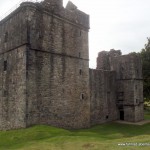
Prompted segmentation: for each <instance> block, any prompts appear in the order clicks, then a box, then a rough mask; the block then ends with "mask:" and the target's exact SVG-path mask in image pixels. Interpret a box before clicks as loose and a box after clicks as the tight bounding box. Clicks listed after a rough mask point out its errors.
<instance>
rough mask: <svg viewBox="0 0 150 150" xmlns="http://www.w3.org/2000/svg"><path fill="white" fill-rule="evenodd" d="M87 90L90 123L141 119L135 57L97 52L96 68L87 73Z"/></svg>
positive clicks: (139, 71) (139, 69)
mask: <svg viewBox="0 0 150 150" xmlns="http://www.w3.org/2000/svg"><path fill="white" fill-rule="evenodd" d="M90 89H91V120H92V123H93V124H95V123H102V122H107V121H110V120H111V121H112V120H125V121H131V122H137V121H141V120H143V119H144V113H143V78H142V62H141V58H140V57H139V56H138V55H137V54H129V55H121V51H120V50H113V49H112V50H110V51H109V52H107V51H102V52H100V53H99V55H98V58H97V69H96V70H90ZM94 95H96V96H94ZM95 103H100V106H101V107H102V108H101V109H100V107H98V108H97V107H96V105H95ZM114 104H115V105H114ZM112 109H113V110H112ZM104 114H105V115H104ZM98 116H99V117H98ZM103 116H104V117H103ZM105 116H106V118H105ZM107 116H108V117H107ZM109 116H110V117H109ZM95 118H96V119H95Z"/></svg>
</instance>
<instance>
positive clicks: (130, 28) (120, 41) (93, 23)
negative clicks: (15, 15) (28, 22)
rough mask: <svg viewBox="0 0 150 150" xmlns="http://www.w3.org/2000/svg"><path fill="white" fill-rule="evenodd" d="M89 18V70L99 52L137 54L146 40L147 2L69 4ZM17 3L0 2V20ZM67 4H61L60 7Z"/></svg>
mask: <svg viewBox="0 0 150 150" xmlns="http://www.w3.org/2000/svg"><path fill="white" fill-rule="evenodd" d="M71 1H72V2H73V3H74V4H75V5H76V6H77V7H78V9H80V10H82V11H84V12H85V13H87V14H89V15H90V31H89V54H90V67H91V68H95V66H96V57H97V54H98V52H99V51H102V50H110V49H112V48H114V49H117V50H118V49H120V50H122V52H123V54H127V53H129V52H134V51H135V52H138V51H140V50H141V49H142V48H143V47H144V44H145V43H146V42H147V39H146V38H147V37H150V17H149V15H150V0H71ZM18 2H20V0H0V16H1V15H2V14H4V13H5V12H7V11H8V10H10V9H11V8H14V6H15V5H16V4H18ZM67 2H68V0H64V6H66V3H67Z"/></svg>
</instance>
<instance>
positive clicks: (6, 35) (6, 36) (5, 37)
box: [4, 32, 8, 43]
mask: <svg viewBox="0 0 150 150" xmlns="http://www.w3.org/2000/svg"><path fill="white" fill-rule="evenodd" d="M7 41H8V32H6V33H5V35H4V42H5V43H6V42H7Z"/></svg>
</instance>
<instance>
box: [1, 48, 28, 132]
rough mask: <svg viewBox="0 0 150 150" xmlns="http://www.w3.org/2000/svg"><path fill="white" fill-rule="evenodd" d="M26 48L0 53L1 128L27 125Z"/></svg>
mask: <svg viewBox="0 0 150 150" xmlns="http://www.w3.org/2000/svg"><path fill="white" fill-rule="evenodd" d="M25 50H26V47H25V46H22V47H19V48H17V49H14V50H13V51H10V52H7V53H4V54H1V55H0V130H6V129H14V128H21V127H26V53H25Z"/></svg>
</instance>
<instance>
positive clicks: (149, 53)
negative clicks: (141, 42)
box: [140, 38, 150, 99]
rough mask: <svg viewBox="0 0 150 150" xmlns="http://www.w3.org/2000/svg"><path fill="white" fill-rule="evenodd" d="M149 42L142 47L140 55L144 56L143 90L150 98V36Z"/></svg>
mask: <svg viewBox="0 0 150 150" xmlns="http://www.w3.org/2000/svg"><path fill="white" fill-rule="evenodd" d="M147 40H148V42H147V44H145V48H143V49H142V51H141V53H140V55H141V57H142V67H143V79H144V85H143V88H144V89H143V92H144V98H146V99H150V38H147Z"/></svg>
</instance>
